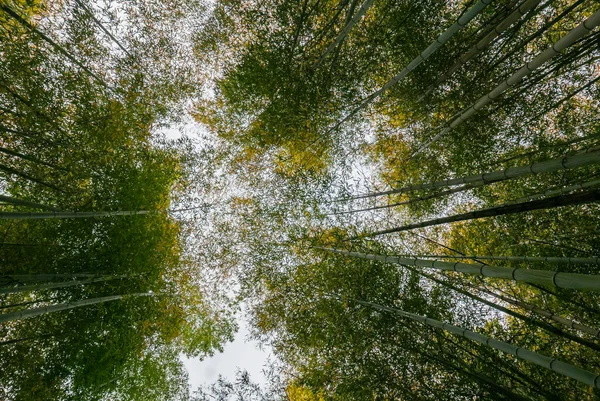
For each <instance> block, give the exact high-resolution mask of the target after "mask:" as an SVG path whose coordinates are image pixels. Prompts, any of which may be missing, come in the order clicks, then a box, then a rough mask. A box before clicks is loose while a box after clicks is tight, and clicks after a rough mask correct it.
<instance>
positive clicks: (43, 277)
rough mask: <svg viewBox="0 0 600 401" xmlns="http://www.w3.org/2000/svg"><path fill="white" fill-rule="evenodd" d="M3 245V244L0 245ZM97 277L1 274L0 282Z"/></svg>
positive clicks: (90, 274) (89, 274) (92, 275)
mask: <svg viewBox="0 0 600 401" xmlns="http://www.w3.org/2000/svg"><path fill="white" fill-rule="evenodd" d="M2 245H4V244H2ZM89 277H98V274H93V273H50V274H3V275H0V280H3V279H5V280H13V281H47V280H56V279H59V278H60V279H64V278H89Z"/></svg>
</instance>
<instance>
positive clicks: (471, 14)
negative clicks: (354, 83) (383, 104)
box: [328, 0, 492, 133]
mask: <svg viewBox="0 0 600 401" xmlns="http://www.w3.org/2000/svg"><path fill="white" fill-rule="evenodd" d="M491 1H492V0H479V1H478V2H477V3H475V5H473V7H471V8H470V9H469V10H468V11H467V12H465V13H464V14H463V15H462V16H461V17H460V18H459V19H458V20H457V21H456V22H455V23H454V24H453V25H452V26H451V27H450V28H448V29H447V30H445V31H444V32H443V33H442V34H441V35H440V36H438V37H437V38H436V39H435V40H434V41H433V42H432V43H431V44H430V45H429V47H427V48H426V49H425V50H423V52H421V53H420V54H419V55H418V56H417V57H416V58H415V59H413V60H412V61H411V62H410V63H409V64H408V65H407V66H406V67H405V68H404V69H403V70H402V71H400V72H399V73H398V74H396V75H395V76H394V77H393V78H392V79H390V80H389V81H388V82H386V83H385V84H384V85H383V86H382V87H381V88H380V89H378V90H376V91H375V92H373V93H371V94H370V95H369V96H367V97H366V98H365V99H363V100H361V101H360V102H359V104H358V106H357V107H356V108H354V109H353V110H352V111H351V112H350V113H348V115H346V116H345V117H344V118H342V120H340V121H339V122H338V123H336V125H335V126H334V127H333V128H331V129H330V130H329V131H328V133H329V132H331V131H334V130H335V129H337V128H338V127H339V126H341V125H342V124H343V123H345V122H346V121H348V120H349V119H350V118H351V117H352V116H354V115H355V114H356V113H358V112H359V111H360V110H362V109H364V108H365V107H366V106H367V105H369V104H370V103H372V102H373V101H374V100H375V99H377V98H378V97H379V96H381V95H382V94H383V93H385V92H387V91H388V90H389V89H390V88H391V87H392V86H394V85H395V84H396V83H398V82H399V81H400V80H401V79H403V78H404V77H405V76H406V75H408V73H410V72H411V71H412V70H414V69H415V68H417V67H418V66H419V65H420V64H421V63H422V62H423V61H425V60H427V59H428V58H429V57H430V56H431V55H432V54H433V53H435V51H436V50H438V49H439V48H440V47H442V45H444V43H446V42H447V41H448V40H450V38H452V36H454V35H455V34H456V33H457V32H458V31H460V30H461V29H462V28H464V27H465V26H466V25H467V24H468V23H469V22H470V21H471V20H472V19H473V18H475V17H476V16H477V15H478V14H479V13H480V12H481V11H482V10H483V9H484V8H485V6H487V5H488V4H489V3H491Z"/></svg>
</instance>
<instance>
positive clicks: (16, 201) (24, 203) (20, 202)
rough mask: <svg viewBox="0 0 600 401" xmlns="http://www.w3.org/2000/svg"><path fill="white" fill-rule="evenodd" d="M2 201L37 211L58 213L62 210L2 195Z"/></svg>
mask: <svg viewBox="0 0 600 401" xmlns="http://www.w3.org/2000/svg"><path fill="white" fill-rule="evenodd" d="M0 201H2V202H6V203H12V204H13V205H19V206H27V207H32V208H35V209H43V210H53V211H56V212H58V211H60V209H58V208H55V207H53V206H48V205H42V204H41V203H36V202H30V201H27V200H23V199H17V198H13V197H12V196H6V195H0Z"/></svg>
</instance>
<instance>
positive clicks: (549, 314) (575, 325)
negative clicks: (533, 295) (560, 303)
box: [481, 289, 600, 337]
mask: <svg viewBox="0 0 600 401" xmlns="http://www.w3.org/2000/svg"><path fill="white" fill-rule="evenodd" d="M481 291H483V292H485V293H486V294H489V295H491V296H493V297H496V298H498V299H501V300H502V301H504V302H506V303H509V304H511V305H514V306H518V307H519V308H521V309H525V310H528V311H530V312H533V313H537V314H538V315H540V316H544V317H545V318H548V319H550V320H554V321H555V322H557V323H560V324H562V325H564V326H567V327H570V328H571V329H575V330H579V331H582V332H584V333H588V334H591V335H592V336H594V337H600V329H595V328H593V327H589V326H586V325H584V324H581V323H577V322H576V321H574V320H571V319H567V318H564V317H562V316H559V315H557V314H555V313H553V312H549V311H547V310H545V309H542V308H539V307H537V306H535V305H531V304H528V303H526V302H522V301H517V300H515V299H511V298H509V297H505V296H504V295H501V294H496V293H495V292H492V291H490V290H487V289H481Z"/></svg>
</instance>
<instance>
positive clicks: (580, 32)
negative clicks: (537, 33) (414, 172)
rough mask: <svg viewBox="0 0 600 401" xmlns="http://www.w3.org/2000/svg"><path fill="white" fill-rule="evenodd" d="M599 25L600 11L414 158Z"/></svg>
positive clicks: (456, 122) (440, 134)
mask: <svg viewBox="0 0 600 401" xmlns="http://www.w3.org/2000/svg"><path fill="white" fill-rule="evenodd" d="M598 25H600V11H596V12H595V13H594V14H592V15H591V16H590V17H589V18H588V19H586V20H585V21H583V22H582V23H581V24H579V25H578V26H577V27H575V28H573V29H572V30H571V31H569V33H567V34H566V35H565V36H563V37H562V38H561V39H559V40H558V41H557V42H555V43H554V44H553V45H552V46H550V47H549V48H547V49H546V50H544V51H543V52H541V53H539V54H538V55H537V56H536V57H534V58H533V60H531V61H530V62H528V63H525V65H523V66H522V67H521V68H520V69H519V70H518V71H517V72H515V73H514V74H513V75H511V76H510V77H509V78H508V79H506V80H505V81H504V82H502V83H501V84H500V85H498V86H497V87H496V88H495V89H494V90H492V91H491V92H489V93H488V94H487V95H484V96H482V97H481V98H480V99H479V100H477V101H476V102H475V103H474V104H473V105H472V106H470V107H469V108H467V109H466V110H463V111H462V112H461V113H460V114H459V115H458V116H457V117H456V118H455V119H453V120H452V121H451V122H449V123H448V124H447V125H446V127H445V128H444V129H442V131H440V132H439V133H438V134H437V135H435V136H434V137H433V138H432V139H431V140H429V141H428V142H427V143H425V144H424V145H422V146H420V147H419V148H418V149H417V150H416V151H415V152H414V153H413V154H412V157H414V156H416V155H417V154H419V153H421V152H422V151H423V150H425V149H427V148H428V147H429V146H430V145H431V144H432V143H434V142H436V141H437V140H438V139H440V138H441V137H442V136H444V135H446V134H447V133H448V132H450V131H451V130H452V129H454V128H455V127H457V126H458V125H460V124H462V123H463V122H464V121H466V120H467V119H468V118H469V117H471V116H472V115H473V114H475V113H476V112H477V111H479V110H481V109H482V108H483V107H485V106H486V105H488V104H489V103H490V102H492V101H493V100H495V99H497V98H498V97H499V96H500V95H501V94H502V93H503V92H504V91H505V90H506V89H508V88H510V87H512V86H515V85H516V84H518V83H519V82H521V81H522V80H523V78H525V77H526V76H527V75H529V74H530V73H532V72H533V71H535V70H537V69H538V68H540V67H541V66H542V65H543V64H544V63H546V62H547V61H549V60H550V59H552V58H553V57H554V56H556V55H557V54H560V53H561V52H562V51H563V50H565V49H566V48H568V47H569V46H571V45H572V44H573V43H575V42H576V41H577V40H579V39H581V38H582V37H583V36H585V35H586V34H587V33H588V32H590V31H592V30H593V29H595V28H596V27H597V26H598Z"/></svg>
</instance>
